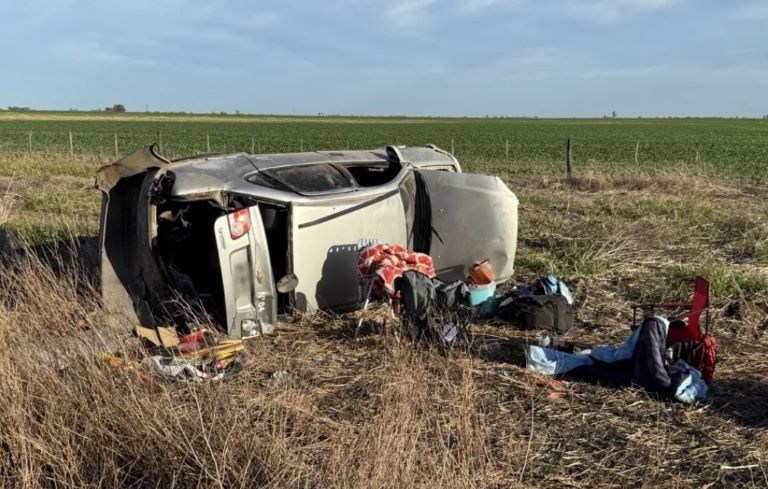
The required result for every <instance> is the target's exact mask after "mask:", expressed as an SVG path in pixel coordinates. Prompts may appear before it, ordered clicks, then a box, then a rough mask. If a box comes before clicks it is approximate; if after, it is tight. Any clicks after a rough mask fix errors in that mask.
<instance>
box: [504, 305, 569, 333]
mask: <svg viewBox="0 0 768 489" xmlns="http://www.w3.org/2000/svg"><path fill="white" fill-rule="evenodd" d="M499 316H501V318H503V319H505V320H507V321H509V322H511V323H513V324H515V325H516V326H517V327H518V328H520V329H540V330H550V331H554V332H556V333H558V334H564V333H566V332H567V331H568V330H569V329H571V326H573V320H574V312H573V308H572V307H571V306H570V305H569V304H568V301H567V300H566V298H565V297H563V296H561V295H527V296H524V297H517V296H516V295H510V296H509V297H507V298H506V299H504V300H502V302H501V304H500V305H499Z"/></svg>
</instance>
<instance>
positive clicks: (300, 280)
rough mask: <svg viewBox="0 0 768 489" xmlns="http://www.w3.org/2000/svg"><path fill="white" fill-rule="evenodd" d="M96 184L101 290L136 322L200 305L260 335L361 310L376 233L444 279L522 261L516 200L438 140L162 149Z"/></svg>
mask: <svg viewBox="0 0 768 489" xmlns="http://www.w3.org/2000/svg"><path fill="white" fill-rule="evenodd" d="M96 182H97V187H98V188H99V189H100V190H101V191H102V193H103V200H102V211H101V224H100V245H101V287H102V295H103V299H104V303H105V305H106V306H107V307H109V308H110V309H111V310H113V311H115V312H117V313H119V314H122V315H123V316H124V317H125V321H126V324H128V325H135V324H140V325H142V326H146V327H157V326H163V325H169V324H174V322H176V323H178V322H180V321H181V320H182V319H181V318H183V317H184V314H185V311H187V310H188V309H189V308H190V307H200V308H201V309H202V311H203V312H204V313H205V314H207V315H208V316H209V317H210V318H211V320H212V321H213V322H215V323H216V324H217V325H219V326H220V327H221V328H222V329H223V330H224V331H226V332H227V333H228V334H229V335H230V336H232V337H235V338H247V337H251V336H256V335H263V334H269V333H271V332H272V331H273V328H274V326H275V323H276V322H277V317H278V315H279V314H282V313H284V312H288V311H299V312H306V311H312V310H315V309H330V310H345V309H351V308H354V307H358V306H359V305H360V302H361V297H360V295H361V294H360V292H359V290H360V287H359V284H360V276H359V272H358V270H357V266H356V265H357V256H358V252H359V250H360V248H361V247H362V246H364V245H366V244H370V243H377V242H378V243H395V244H400V245H403V246H405V247H407V248H409V249H412V250H414V251H418V252H422V253H427V254H429V255H431V256H432V258H433V261H434V264H435V269H436V271H437V274H438V277H439V278H441V279H444V280H456V279H464V278H465V277H466V275H467V273H468V271H469V268H470V267H471V266H472V265H473V264H474V263H476V262H479V261H481V260H484V259H490V264H491V267H492V269H493V271H494V273H495V275H496V278H497V281H498V282H503V281H506V280H508V279H509V278H510V277H511V276H512V272H513V264H514V257H515V249H516V243H517V205H518V202H517V198H516V197H515V195H514V194H513V193H512V191H511V190H509V188H507V186H506V185H505V184H504V183H503V182H502V181H501V180H500V179H499V178H498V177H493V176H486V175H477V174H471V173H462V172H461V167H460V165H459V163H458V161H457V160H456V158H455V157H453V155H451V154H449V153H447V152H446V151H443V150H441V149H439V148H437V147H435V146H433V145H429V146H427V147H405V146H388V147H386V148H383V149H375V150H370V151H316V152H305V153H289V154H267V155H250V154H245V153H235V154H227V155H200V156H194V157H190V158H184V159H180V160H176V161H169V160H167V159H165V158H163V157H162V156H160V155H159V154H158V153H157V151H156V149H155V147H154V146H149V147H147V148H143V149H141V150H139V151H137V152H135V153H133V154H131V155H128V156H126V157H124V158H122V159H120V160H118V161H116V162H115V163H113V164H111V165H108V166H105V167H103V168H102V169H101V170H99V173H98V175H97V179H96ZM198 312H200V311H199V310H198Z"/></svg>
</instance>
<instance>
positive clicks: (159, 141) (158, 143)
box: [157, 129, 163, 154]
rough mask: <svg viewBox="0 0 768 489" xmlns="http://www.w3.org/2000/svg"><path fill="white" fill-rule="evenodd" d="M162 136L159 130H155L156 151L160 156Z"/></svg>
mask: <svg viewBox="0 0 768 489" xmlns="http://www.w3.org/2000/svg"><path fill="white" fill-rule="evenodd" d="M162 136H163V134H162V133H161V132H160V129H158V130H157V151H158V152H160V154H162V153H163V137H162Z"/></svg>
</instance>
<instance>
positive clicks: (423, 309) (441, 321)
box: [395, 271, 472, 345]
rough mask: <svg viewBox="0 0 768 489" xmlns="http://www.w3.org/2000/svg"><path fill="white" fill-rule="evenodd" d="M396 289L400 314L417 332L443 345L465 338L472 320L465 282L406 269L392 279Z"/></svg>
mask: <svg viewBox="0 0 768 489" xmlns="http://www.w3.org/2000/svg"><path fill="white" fill-rule="evenodd" d="M395 289H396V290H397V291H398V292H399V293H400V305H401V311H400V317H401V318H402V319H403V321H404V322H405V323H406V324H407V325H409V326H410V327H411V328H412V330H413V332H414V333H415V334H416V335H417V336H419V337H422V338H428V339H437V340H439V341H440V342H441V343H442V344H444V345H453V344H456V343H458V342H461V341H462V340H465V339H467V336H468V332H469V327H470V324H471V320H472V310H471V308H470V307H469V287H467V284H465V283H464V282H461V281H456V282H450V283H446V282H443V281H441V280H438V279H436V278H429V277H427V276H426V275H423V274H421V273H418V272H415V271H407V272H405V273H403V275H402V276H401V277H399V278H397V279H396V280H395Z"/></svg>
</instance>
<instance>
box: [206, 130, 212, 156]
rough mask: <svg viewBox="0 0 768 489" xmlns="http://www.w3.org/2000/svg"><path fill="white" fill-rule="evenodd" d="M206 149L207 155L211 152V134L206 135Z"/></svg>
mask: <svg viewBox="0 0 768 489" xmlns="http://www.w3.org/2000/svg"><path fill="white" fill-rule="evenodd" d="M205 149H206V152H207V153H210V152H211V136H210V134H206V135H205Z"/></svg>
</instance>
